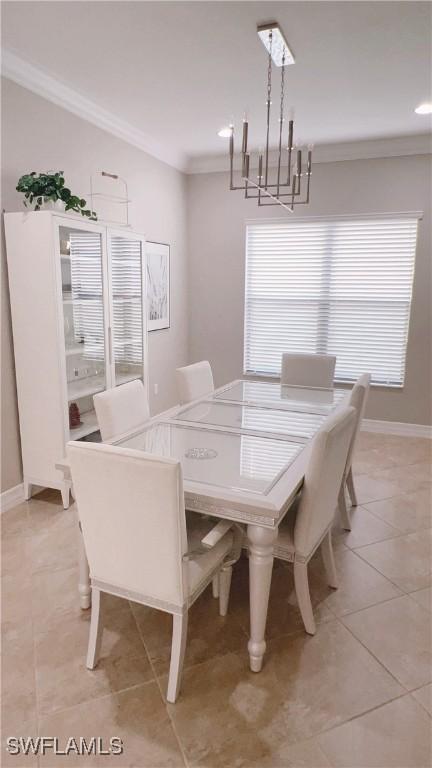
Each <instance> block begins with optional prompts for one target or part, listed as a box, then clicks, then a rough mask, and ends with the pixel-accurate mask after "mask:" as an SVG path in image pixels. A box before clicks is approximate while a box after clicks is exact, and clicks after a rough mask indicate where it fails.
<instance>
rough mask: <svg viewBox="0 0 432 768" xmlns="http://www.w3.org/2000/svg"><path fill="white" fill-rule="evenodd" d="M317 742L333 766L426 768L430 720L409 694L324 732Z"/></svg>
mask: <svg viewBox="0 0 432 768" xmlns="http://www.w3.org/2000/svg"><path fill="white" fill-rule="evenodd" d="M318 742H319V744H320V746H321V747H322V749H323V750H324V752H325V753H326V755H327V757H328V758H329V759H330V761H331V764H332V765H333V766H334V767H335V768H427V766H428V765H430V761H431V730H430V720H429V718H428V716H427V715H426V713H425V712H424V711H422V709H421V707H420V706H419V705H418V704H417V703H416V702H415V701H414V700H413V699H412V698H411V696H403V697H402V698H400V699H397V700H396V701H392V702H390V703H389V704H385V705H384V706H383V707H379V708H378V709H374V710H373V712H368V713H367V714H365V715H363V716H362V717H357V718H356V719H355V720H352V721H351V722H349V723H345V724H344V725H341V726H339V728H335V729H334V730H332V731H330V732H329V733H324V734H322V735H321V736H320V737H319V739H318Z"/></svg>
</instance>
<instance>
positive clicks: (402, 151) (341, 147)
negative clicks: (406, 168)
mask: <svg viewBox="0 0 432 768" xmlns="http://www.w3.org/2000/svg"><path fill="white" fill-rule="evenodd" d="M226 147H227V153H226V154H224V155H206V156H197V157H193V158H189V162H188V164H187V167H186V173H188V174H194V173H217V172H223V171H225V172H227V171H228V170H229V159H228V143H227V145H226ZM429 154H432V136H431V134H428V133H418V134H417V133H416V134H412V135H410V136H395V137H390V138H385V139H368V140H364V141H349V142H341V143H340V144H319V145H317V146H315V147H314V152H313V162H314V164H316V163H334V162H339V161H343V160H367V159H372V158H381V157H403V156H405V155H429ZM269 164H270V166H272V167H274V166H276V165H277V152H276V151H273V152H270V153H269ZM250 167H251V168H257V167H258V154H257V153H255V154H254V155H252V156H251V161H250ZM234 168H235V170H237V171H239V170H240V156H237V157H236V158H235V160H234Z"/></svg>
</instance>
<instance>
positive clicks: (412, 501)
mask: <svg viewBox="0 0 432 768" xmlns="http://www.w3.org/2000/svg"><path fill="white" fill-rule="evenodd" d="M366 509H367V510H369V512H372V514H374V515H376V516H377V517H379V518H380V519H381V520H383V521H384V522H386V523H388V524H389V525H391V526H394V527H395V528H397V529H398V530H399V531H402V532H403V533H412V532H414V531H419V530H423V529H425V528H430V527H431V526H432V495H431V491H430V490H422V491H416V492H414V493H404V494H402V495H400V496H394V497H393V498H391V499H384V500H382V501H373V502H371V503H370V504H366ZM387 538H389V537H387ZM365 543H368V542H365Z"/></svg>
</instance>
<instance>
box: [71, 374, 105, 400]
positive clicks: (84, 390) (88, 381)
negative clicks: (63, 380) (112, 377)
mask: <svg viewBox="0 0 432 768" xmlns="http://www.w3.org/2000/svg"><path fill="white" fill-rule="evenodd" d="M105 388H106V382H105V376H88V377H87V378H85V379H75V380H74V381H68V401H69V402H72V401H73V400H79V399H80V398H81V397H90V396H91V395H95V394H96V393H97V392H102V391H103V390H104V389H105Z"/></svg>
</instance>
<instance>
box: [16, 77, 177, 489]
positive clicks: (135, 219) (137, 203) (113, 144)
mask: <svg viewBox="0 0 432 768" xmlns="http://www.w3.org/2000/svg"><path fill="white" fill-rule="evenodd" d="M2 86H3V88H2V123H3V124H2V145H3V146H2V198H3V199H2V207H3V208H5V209H6V210H7V211H13V210H21V208H22V195H21V194H19V193H18V192H16V191H15V186H16V183H17V180H18V178H19V177H20V176H21V175H22V174H23V173H25V172H27V171H31V170H36V171H40V170H50V169H56V170H58V169H60V170H63V171H64V172H65V175H66V180H67V183H68V185H69V186H70V187H71V188H72V191H73V192H76V193H77V194H80V195H84V197H85V196H86V193H87V192H88V190H89V177H90V172H91V171H92V170H97V169H104V170H107V171H113V172H116V173H118V174H119V175H121V176H123V177H125V178H126V179H127V181H128V184H129V196H130V197H131V199H132V201H133V203H132V205H131V223H132V226H133V227H134V228H135V229H137V230H138V231H141V232H144V233H145V235H146V237H147V239H148V240H156V241H160V242H167V243H170V245H171V328H170V329H169V330H163V331H153V332H152V333H150V334H149V357H150V361H149V362H150V404H151V408H152V412H153V413H155V412H158V411H161V410H163V409H165V408H167V407H169V406H170V405H173V404H174V403H175V402H176V393H175V380H174V370H175V368H176V367H177V366H179V365H185V364H186V363H187V360H188V338H187V335H188V304H187V282H186V281H187V265H186V258H187V249H186V218H187V217H186V180H185V176H184V174H182V173H180V172H178V171H176V170H175V169H173V168H171V167H170V166H168V165H165V164H164V163H161V162H159V161H158V160H155V159H154V158H152V157H150V156H148V155H146V154H145V153H144V152H142V151H140V150H139V149H135V148H134V147H132V146H130V145H129V144H126V143H125V142H123V141H121V140H119V139H116V138H115V137H114V136H111V135H110V134H108V133H106V132H105V131H102V130H99V129H98V128H96V127H94V126H93V125H91V124H90V123H87V122H86V121H84V120H81V119H80V118H78V117H75V116H74V115H72V114H70V113H69V112H66V111H65V110H63V109H60V108H59V107H57V106H55V105H54V104H52V103H50V102H48V101H45V100H44V99H42V98H40V97H39V96H36V95H35V94H33V93H31V92H30V91H27V90H25V89H23V88H20V87H19V86H17V85H15V84H13V83H12V82H11V81H9V80H3V81H2ZM2 241H3V233H2ZM2 246H3V247H2V259H1V263H2V297H1V298H2V304H1V328H2V337H1V342H2V347H1V369H2V388H1V424H2V430H1V438H2V440H1V442H2V473H1V489H2V490H6V489H7V488H11V487H13V486H15V485H17V484H18V483H20V482H21V479H22V477H21V459H20V448H19V427H18V413H17V404H16V390H15V377H14V369H13V348H12V336H11V326H10V311H9V296H8V289H7V280H6V279H4V278H5V272H6V263H5V252H4V242H2ZM29 269H32V265H31V264H29ZM29 318H31V314H30V313H29ZM41 343H43V340H41ZM155 383H158V384H159V394H158V395H157V396H156V395H154V391H153V390H154V386H153V385H154V384H155ZM43 417H44V416H43V414H41V418H43Z"/></svg>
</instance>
